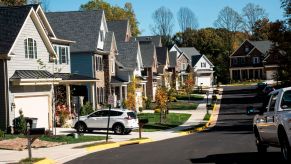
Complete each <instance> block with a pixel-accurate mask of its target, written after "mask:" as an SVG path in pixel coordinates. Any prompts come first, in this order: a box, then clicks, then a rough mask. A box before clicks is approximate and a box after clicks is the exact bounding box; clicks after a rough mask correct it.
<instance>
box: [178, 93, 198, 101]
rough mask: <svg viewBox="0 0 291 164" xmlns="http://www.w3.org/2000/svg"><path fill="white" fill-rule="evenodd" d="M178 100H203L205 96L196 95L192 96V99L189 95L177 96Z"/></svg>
mask: <svg viewBox="0 0 291 164" xmlns="http://www.w3.org/2000/svg"><path fill="white" fill-rule="evenodd" d="M176 99H177V100H203V99H204V96H202V95H196V94H191V95H190V98H189V96H188V95H177V96H176Z"/></svg>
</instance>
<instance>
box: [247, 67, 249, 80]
mask: <svg viewBox="0 0 291 164" xmlns="http://www.w3.org/2000/svg"><path fill="white" fill-rule="evenodd" d="M247 73H248V79H250V70H249V69H247Z"/></svg>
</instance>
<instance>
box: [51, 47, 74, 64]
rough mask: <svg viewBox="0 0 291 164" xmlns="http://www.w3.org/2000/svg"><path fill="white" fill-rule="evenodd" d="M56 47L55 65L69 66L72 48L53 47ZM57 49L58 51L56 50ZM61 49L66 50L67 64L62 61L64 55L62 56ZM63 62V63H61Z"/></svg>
mask: <svg viewBox="0 0 291 164" xmlns="http://www.w3.org/2000/svg"><path fill="white" fill-rule="evenodd" d="M53 47H54V50H55V51H56V54H57V56H56V60H55V64H60V65H62V64H65V65H68V64H69V56H70V47H69V46H64V45H53ZM55 47H56V49H55ZM60 48H61V49H62V48H65V58H66V62H63V61H62V55H60V53H61V52H60V51H59V50H60ZM60 62H61V63H60Z"/></svg>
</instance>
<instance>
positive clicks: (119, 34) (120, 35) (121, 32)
mask: <svg viewBox="0 0 291 164" xmlns="http://www.w3.org/2000/svg"><path fill="white" fill-rule="evenodd" d="M128 26H129V23H128V20H115V21H108V22H107V27H108V30H109V31H113V32H114V35H115V39H116V42H125V41H126V33H127V29H128V28H129V27H128Z"/></svg>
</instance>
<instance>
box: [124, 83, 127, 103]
mask: <svg viewBox="0 0 291 164" xmlns="http://www.w3.org/2000/svg"><path fill="white" fill-rule="evenodd" d="M124 99H125V100H127V85H126V86H124Z"/></svg>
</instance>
